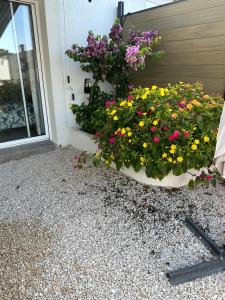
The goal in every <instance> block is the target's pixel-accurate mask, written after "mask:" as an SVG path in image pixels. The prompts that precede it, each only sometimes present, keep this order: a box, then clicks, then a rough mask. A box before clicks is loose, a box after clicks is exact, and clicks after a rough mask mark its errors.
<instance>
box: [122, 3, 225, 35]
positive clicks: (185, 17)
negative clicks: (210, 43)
mask: <svg viewBox="0 0 225 300" xmlns="http://www.w3.org/2000/svg"><path fill="white" fill-rule="evenodd" d="M134 16H135V15H134ZM134 16H133V18H134ZM128 18H129V17H128ZM218 21H225V3H224V5H222V6H216V7H212V8H208V9H204V7H203V8H202V10H197V11H195V10H193V11H192V12H190V13H187V14H181V15H176V16H170V17H168V18H161V19H157V20H151V18H150V19H149V20H146V21H145V22H141V23H138V22H130V21H129V22H128V21H127V22H126V27H130V26H131V25H134V26H135V28H136V29H137V30H146V29H153V30H155V29H158V30H160V31H161V30H166V29H167V30H168V29H172V28H179V27H186V26H193V25H199V24H207V23H211V22H218Z"/></svg>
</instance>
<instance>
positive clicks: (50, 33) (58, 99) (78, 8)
mask: <svg viewBox="0 0 225 300" xmlns="http://www.w3.org/2000/svg"><path fill="white" fill-rule="evenodd" d="M38 1H39V9H40V12H41V18H42V21H41V24H40V25H41V33H42V41H43V42H42V48H43V49H44V56H45V57H44V71H45V77H46V81H47V96H48V97H47V98H48V99H47V101H48V103H47V106H48V111H49V113H50V115H51V117H50V132H52V133H53V134H52V138H53V141H54V142H56V143H57V144H62V145H66V144H68V143H69V141H70V130H69V128H70V127H72V126H74V125H75V122H74V117H73V115H72V114H71V112H70V111H69V109H68V104H69V103H70V102H71V95H72V93H74V94H75V102H76V103H81V102H82V101H85V99H86V96H85V95H84V93H83V83H84V78H87V77H88V74H84V73H83V72H82V71H81V70H80V67H79V64H78V63H74V62H73V61H72V60H69V59H67V58H66V56H65V55H64V53H65V50H66V49H67V48H69V47H70V46H71V44H72V43H74V42H77V43H79V44H83V45H84V44H85V40H86V36H87V32H88V30H90V29H91V30H93V31H94V32H96V33H98V34H106V33H108V31H109V29H110V26H111V25H112V23H113V21H114V19H115V17H116V7H117V3H118V1H117V0H93V1H92V2H91V3H89V2H88V0H64V1H63V0H38ZM124 2H125V13H128V12H133V11H136V10H141V9H144V8H146V2H145V0H125V1H124ZM43 10H44V12H43ZM43 13H44V14H45V20H43ZM45 23H46V24H45ZM47 52H48V54H47ZM46 56H48V57H46ZM67 75H69V76H70V77H71V82H70V84H68V83H67V82H66V77H67ZM50 84H51V86H50ZM52 114H54V116H53V115H52Z"/></svg>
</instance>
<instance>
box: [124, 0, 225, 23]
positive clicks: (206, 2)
mask: <svg viewBox="0 0 225 300" xmlns="http://www.w3.org/2000/svg"><path fill="white" fill-rule="evenodd" d="M220 5H224V1H223V0H186V1H180V2H177V3H171V4H170V5H167V6H163V7H156V8H154V9H150V10H146V11H144V12H141V13H137V14H133V15H130V16H128V17H127V19H126V23H125V25H126V26H127V25H130V24H133V23H142V22H146V21H149V20H151V21H153V20H157V19H162V18H168V17H171V16H177V15H180V14H188V13H191V12H193V11H197V10H202V8H203V7H204V9H207V8H213V7H216V6H220ZM193 8H194V9H193Z"/></svg>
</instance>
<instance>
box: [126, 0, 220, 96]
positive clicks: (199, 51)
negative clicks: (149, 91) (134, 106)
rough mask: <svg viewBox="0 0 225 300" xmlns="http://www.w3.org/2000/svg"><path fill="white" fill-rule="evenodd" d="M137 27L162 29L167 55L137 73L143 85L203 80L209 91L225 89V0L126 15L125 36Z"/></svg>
mask: <svg viewBox="0 0 225 300" xmlns="http://www.w3.org/2000/svg"><path fill="white" fill-rule="evenodd" d="M132 25H133V26H134V27H135V29H136V30H141V31H143V30H149V29H152V30H159V31H160V34H161V36H162V44H161V45H160V48H161V49H163V50H165V53H166V54H165V57H164V58H163V59H162V60H160V61H157V62H152V61H150V60H148V61H147V63H146V68H145V70H143V71H138V72H135V73H134V74H133V81H134V83H136V84H140V85H142V86H149V85H152V84H156V85H162V86H164V85H166V84H167V83H168V82H172V83H174V82H177V81H184V82H193V81H197V80H200V81H202V82H203V83H204V87H205V90H206V91H207V92H209V93H220V94H224V91H225V0H183V1H178V2H174V3H171V4H169V5H165V6H160V7H157V8H152V9H148V10H145V11H141V12H137V13H134V14H131V15H128V16H126V18H125V22H124V26H125V38H126V36H127V34H128V31H129V30H130V28H131V26H132Z"/></svg>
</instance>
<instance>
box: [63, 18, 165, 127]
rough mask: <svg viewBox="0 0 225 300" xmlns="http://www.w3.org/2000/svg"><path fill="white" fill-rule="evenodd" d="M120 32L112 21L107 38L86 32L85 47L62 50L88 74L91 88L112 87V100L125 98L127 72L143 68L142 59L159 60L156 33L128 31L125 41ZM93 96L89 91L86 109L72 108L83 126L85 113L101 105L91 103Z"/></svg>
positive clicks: (118, 24) (128, 81) (143, 62)
mask: <svg viewBox="0 0 225 300" xmlns="http://www.w3.org/2000/svg"><path fill="white" fill-rule="evenodd" d="M122 33H123V28H122V26H121V25H120V23H119V20H116V21H115V23H114V25H113V26H112V28H111V30H110V33H109V35H108V36H106V35H105V36H103V37H102V36H99V35H97V36H95V35H94V33H93V32H92V31H90V32H89V34H88V37H87V46H86V47H81V46H79V45H77V44H74V45H73V46H72V48H71V49H69V50H67V51H66V54H67V55H68V56H69V57H70V58H71V59H73V60H74V61H77V62H80V64H81V69H82V70H83V71H85V72H89V73H92V75H93V79H94V81H95V83H94V85H97V84H98V81H104V80H106V81H108V82H109V83H110V84H111V85H112V87H113V97H114V98H118V97H126V96H127V93H128V86H129V83H130V70H138V69H139V68H144V66H145V59H146V57H151V58H153V57H154V58H161V57H162V52H161V51H154V48H155V46H156V45H158V44H159V43H160V41H161V37H160V35H159V32H158V31H147V32H135V31H134V30H132V31H131V32H130V35H129V37H128V40H127V41H123V40H122ZM93 95H94V93H93V92H92V93H91V95H90V98H89V104H88V105H89V106H90V107H88V108H85V107H84V106H82V107H81V108H79V106H77V105H75V104H74V105H73V111H75V112H76V114H79V113H80V116H78V122H79V119H81V118H83V117H85V118H84V121H83V124H84V122H86V120H88V119H89V115H88V114H87V115H85V114H86V111H90V110H91V111H92V112H93V114H94V112H95V111H96V104H97V106H98V107H101V106H102V99H101V98H99V99H98V100H97V101H96V97H95V101H96V104H93V101H92V100H93V99H92V96H93ZM109 99H110V96H109ZM103 106H104V103H103ZM90 108H91V109H90ZM79 124H80V123H79ZM81 125H82V124H81ZM86 127H87V126H86Z"/></svg>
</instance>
